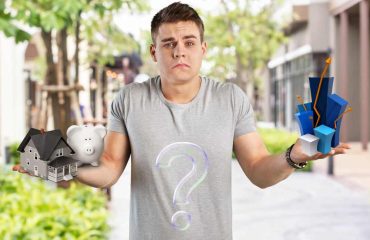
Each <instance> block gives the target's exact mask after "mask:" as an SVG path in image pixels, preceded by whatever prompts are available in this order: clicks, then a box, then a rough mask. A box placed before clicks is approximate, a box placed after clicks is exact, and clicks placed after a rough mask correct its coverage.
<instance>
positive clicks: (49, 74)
mask: <svg viewBox="0 0 370 240" xmlns="http://www.w3.org/2000/svg"><path fill="white" fill-rule="evenodd" d="M41 37H42V40H43V42H44V45H45V49H46V53H45V54H46V64H47V69H46V75H45V80H44V83H45V85H56V84H57V74H56V65H55V63H54V60H53V49H52V46H53V36H52V32H46V31H45V30H42V31H41ZM47 97H48V98H51V102H52V103H51V104H52V112H53V116H54V128H57V127H59V126H60V120H61V116H60V111H59V104H58V95H57V93H49V94H47ZM44 107H45V106H44ZM44 110H45V109H44ZM45 111H46V110H45ZM44 117H45V118H46V119H43V120H42V121H41V122H42V125H43V126H42V128H45V129H46V126H47V114H46V113H45V116H44Z"/></svg>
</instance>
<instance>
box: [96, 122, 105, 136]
mask: <svg viewBox="0 0 370 240" xmlns="http://www.w3.org/2000/svg"><path fill="white" fill-rule="evenodd" d="M95 131H96V132H97V133H98V134H99V136H100V137H101V138H104V137H105V135H106V134H107V129H106V128H105V127H104V126H103V125H97V126H95Z"/></svg>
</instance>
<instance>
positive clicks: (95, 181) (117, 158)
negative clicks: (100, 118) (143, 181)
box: [76, 131, 131, 188]
mask: <svg viewBox="0 0 370 240" xmlns="http://www.w3.org/2000/svg"><path fill="white" fill-rule="evenodd" d="M130 152H131V149H130V141H129V138H128V136H127V135H125V134H122V133H117V132H113V131H108V134H107V136H106V137H105V138H104V151H103V154H102V156H101V157H100V164H99V166H98V167H82V168H79V169H78V171H77V177H76V178H77V179H78V180H79V181H80V182H82V183H84V184H86V185H89V186H92V187H96V188H106V187H110V186H112V185H113V184H115V183H116V182H117V180H118V179H119V177H120V176H121V174H122V172H123V170H124V169H125V167H126V165H127V162H128V159H129V157H130Z"/></svg>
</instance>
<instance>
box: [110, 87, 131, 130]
mask: <svg viewBox="0 0 370 240" xmlns="http://www.w3.org/2000/svg"><path fill="white" fill-rule="evenodd" d="M124 101H125V91H124V90H121V91H120V92H118V94H117V95H116V97H115V98H114V99H113V101H112V103H111V105H110V108H109V114H108V127H107V129H108V130H109V131H113V132H119V133H123V134H127V128H126V123H125V114H124V113H125V104H124Z"/></svg>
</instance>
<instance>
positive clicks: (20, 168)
mask: <svg viewBox="0 0 370 240" xmlns="http://www.w3.org/2000/svg"><path fill="white" fill-rule="evenodd" d="M12 170H13V171H17V172H19V173H26V174H28V175H30V176H32V175H31V174H30V173H29V172H27V171H26V170H24V169H23V168H22V167H21V166H20V165H19V164H17V165H14V166H13V168H12Z"/></svg>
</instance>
